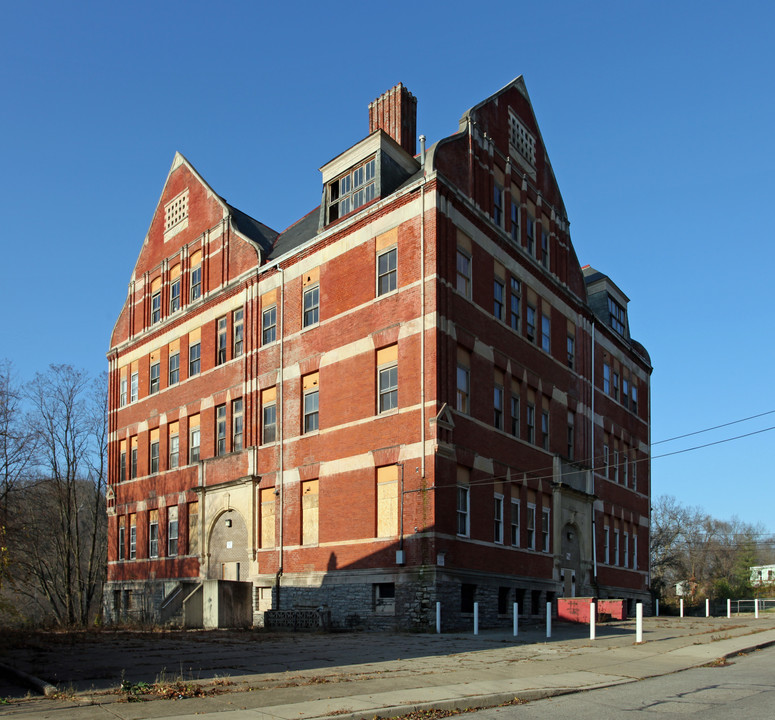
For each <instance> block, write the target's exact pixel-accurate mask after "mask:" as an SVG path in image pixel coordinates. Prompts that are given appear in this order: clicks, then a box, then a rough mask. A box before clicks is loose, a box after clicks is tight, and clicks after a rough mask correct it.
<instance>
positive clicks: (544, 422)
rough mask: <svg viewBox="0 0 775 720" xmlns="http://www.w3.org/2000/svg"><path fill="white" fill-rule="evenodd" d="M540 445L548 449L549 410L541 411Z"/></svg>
mask: <svg viewBox="0 0 775 720" xmlns="http://www.w3.org/2000/svg"><path fill="white" fill-rule="evenodd" d="M541 447H543V449H544V450H548V449H549V411H548V410H542V411H541Z"/></svg>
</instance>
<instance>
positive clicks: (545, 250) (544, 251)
mask: <svg viewBox="0 0 775 720" xmlns="http://www.w3.org/2000/svg"><path fill="white" fill-rule="evenodd" d="M541 265H543V266H544V267H545V268H547V269H548V268H549V233H547V232H546V230H543V229H542V230H541Z"/></svg>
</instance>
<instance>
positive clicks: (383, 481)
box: [377, 465, 398, 538]
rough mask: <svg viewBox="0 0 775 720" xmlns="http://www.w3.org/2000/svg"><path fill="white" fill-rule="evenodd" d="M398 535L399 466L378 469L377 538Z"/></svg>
mask: <svg viewBox="0 0 775 720" xmlns="http://www.w3.org/2000/svg"><path fill="white" fill-rule="evenodd" d="M397 534H398V465H387V466H386V467H378V468H377V537H381V538H384V537H393V536H395V535H397Z"/></svg>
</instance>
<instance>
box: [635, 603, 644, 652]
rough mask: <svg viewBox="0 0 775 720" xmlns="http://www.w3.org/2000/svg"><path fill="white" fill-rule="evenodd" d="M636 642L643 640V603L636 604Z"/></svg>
mask: <svg viewBox="0 0 775 720" xmlns="http://www.w3.org/2000/svg"><path fill="white" fill-rule="evenodd" d="M635 642H636V643H642V642H643V603H637V604H636V605H635Z"/></svg>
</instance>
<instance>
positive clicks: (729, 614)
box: [727, 598, 732, 618]
mask: <svg viewBox="0 0 775 720" xmlns="http://www.w3.org/2000/svg"><path fill="white" fill-rule="evenodd" d="M731 617H732V600H731V599H730V598H727V618H731Z"/></svg>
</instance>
